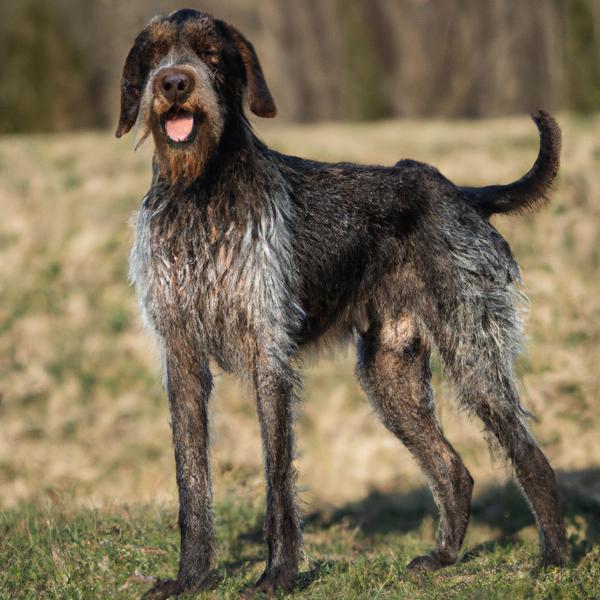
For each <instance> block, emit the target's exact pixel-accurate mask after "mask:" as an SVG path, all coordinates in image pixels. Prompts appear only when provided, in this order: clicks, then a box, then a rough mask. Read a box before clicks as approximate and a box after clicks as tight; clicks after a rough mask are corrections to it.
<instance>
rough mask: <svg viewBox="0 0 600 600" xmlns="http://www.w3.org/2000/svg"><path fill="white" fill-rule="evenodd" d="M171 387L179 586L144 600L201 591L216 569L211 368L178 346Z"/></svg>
mask: <svg viewBox="0 0 600 600" xmlns="http://www.w3.org/2000/svg"><path fill="white" fill-rule="evenodd" d="M165 358H166V373H165V374H166V386H167V393H168V397H169V408H170V412H171V428H172V433H173V445H174V447H175V463H176V469H177V487H178V490H179V529H180V532H181V555H180V560H179V574H178V576H177V580H176V581H173V580H168V581H159V582H158V583H157V584H156V585H155V586H154V587H153V588H152V589H151V590H150V591H149V592H147V594H146V595H145V596H144V598H152V599H155V598H161V599H162V598H169V597H171V596H175V595H178V594H181V593H183V592H192V591H197V590H199V589H200V588H201V587H202V585H203V584H204V583H205V581H206V578H207V576H208V574H209V572H210V570H211V568H212V566H213V561H214V554H215V552H214V537H213V520H212V492H211V480H210V464H209V439H208V399H209V396H210V391H211V388H212V381H211V375H210V371H209V368H208V362H207V361H206V359H204V358H203V357H202V356H201V355H199V353H198V352H194V351H193V345H190V346H188V345H184V344H183V343H182V342H181V340H177V343H176V344H175V345H174V346H171V347H167V351H166V357H165Z"/></svg>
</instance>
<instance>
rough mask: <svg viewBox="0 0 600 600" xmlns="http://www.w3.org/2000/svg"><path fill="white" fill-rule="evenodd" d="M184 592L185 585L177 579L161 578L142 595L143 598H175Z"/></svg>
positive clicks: (159, 599)
mask: <svg viewBox="0 0 600 600" xmlns="http://www.w3.org/2000/svg"><path fill="white" fill-rule="evenodd" d="M183 592H184V589H183V586H182V585H181V584H180V583H179V581H177V580H176V579H159V580H158V581H157V582H156V583H155V584H154V585H153V586H152V587H151V588H150V589H149V590H148V591H147V592H146V593H145V594H143V595H142V597H141V600H166V598H173V597H175V596H178V595H179V594H183Z"/></svg>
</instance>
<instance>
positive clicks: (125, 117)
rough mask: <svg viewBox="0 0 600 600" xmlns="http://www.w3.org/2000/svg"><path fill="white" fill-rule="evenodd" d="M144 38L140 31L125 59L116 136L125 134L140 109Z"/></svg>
mask: <svg viewBox="0 0 600 600" xmlns="http://www.w3.org/2000/svg"><path fill="white" fill-rule="evenodd" d="M145 39H146V32H145V31H142V33H140V34H139V35H138V36H137V38H136V39H135V42H134V43H133V46H132V48H131V50H130V51H129V54H128V55H127V58H126V59H125V66H124V67H123V76H122V78H121V116H120V117H119V125H118V126H117V132H116V135H117V137H118V138H119V137H121V136H122V135H125V134H126V133H127V132H128V131H129V130H130V129H131V128H132V127H133V126H134V124H135V121H136V119H137V115H138V112H139V110H140V99H141V97H142V86H143V85H144V77H143V72H142V64H141V61H140V58H141V52H142V46H143V44H144V41H145Z"/></svg>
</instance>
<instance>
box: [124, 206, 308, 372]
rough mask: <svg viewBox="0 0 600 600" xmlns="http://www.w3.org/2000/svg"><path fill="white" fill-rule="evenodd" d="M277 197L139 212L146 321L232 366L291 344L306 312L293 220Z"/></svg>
mask: <svg viewBox="0 0 600 600" xmlns="http://www.w3.org/2000/svg"><path fill="white" fill-rule="evenodd" d="M277 201H279V203H281V198H277V199H275V200H274V201H270V202H267V203H266V204H265V205H264V206H262V207H260V209H259V210H245V209H243V210H240V207H236V209H235V210H234V209H233V208H232V207H231V206H229V207H221V206H219V205H203V206H199V205H197V204H196V203H195V202H193V201H191V200H187V201H185V200H183V201H181V202H179V203H170V204H164V205H159V206H153V205H152V204H151V203H150V202H149V201H148V200H146V201H145V202H144V204H143V206H142V209H141V210H140V212H139V213H138V215H137V222H136V226H135V229H136V240H135V244H134V247H133V250H132V253H131V260H130V274H131V279H132V281H133V282H134V284H135V287H136V292H137V295H138V298H139V301H140V304H141V307H142V311H143V313H144V316H145V318H146V320H147V322H148V323H149V324H150V325H151V326H152V328H153V329H154V330H155V331H156V332H157V333H158V335H159V337H160V338H162V341H163V342H167V343H168V339H169V337H170V336H181V335H192V336H193V337H194V338H195V341H198V342H199V343H200V345H201V347H202V349H203V350H205V351H206V352H207V353H208V354H210V355H212V356H213V357H214V358H216V359H217V360H218V362H219V363H220V364H221V365H222V366H223V367H224V368H226V369H227V370H238V369H243V368H244V365H245V364H247V361H248V357H249V352H250V353H251V351H252V348H254V347H255V346H256V342H257V340H258V341H259V343H261V344H268V345H272V346H273V347H276V348H280V349H281V350H282V351H284V350H285V347H286V346H289V344H290V334H291V333H292V332H293V331H294V330H296V329H297V328H298V323H299V321H300V319H301V314H300V311H299V309H298V308H297V307H296V305H295V303H294V288H295V281H294V272H295V269H294V267H293V264H292V257H291V251H290V244H289V239H288V237H289V236H288V233H287V221H288V219H289V218H290V215H286V214H284V212H283V211H285V210H286V209H287V207H285V206H284V208H283V211H282V208H281V206H279V205H278V203H277Z"/></svg>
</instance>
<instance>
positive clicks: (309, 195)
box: [117, 10, 566, 598]
mask: <svg viewBox="0 0 600 600" xmlns="http://www.w3.org/2000/svg"><path fill="white" fill-rule="evenodd" d="M245 98H247V101H248V103H249V106H250V109H251V110H252V111H253V112H254V113H255V114H257V115H259V116H262V117H272V116H274V115H275V113H276V108H275V103H274V101H273V99H272V97H271V94H270V92H269V89H268V87H267V84H266V82H265V78H264V76H263V72H262V69H261V66H260V63H259V60H258V58H257V56H256V53H255V51H254V48H253V47H252V45H251V43H250V42H249V41H248V40H247V39H246V38H245V37H244V36H243V35H242V34H241V33H239V31H237V30H236V29H235V28H234V27H232V26H231V25H228V24H226V23H224V22H223V21H220V20H217V19H214V18H213V17H211V16H210V15H206V14H203V13H199V12H196V11H193V10H181V11H177V12H175V13H172V14H171V15H169V16H167V17H157V18H155V19H154V20H152V21H151V23H150V24H149V25H148V26H147V27H146V28H145V29H144V30H143V31H142V32H141V33H140V34H139V36H138V37H137V39H136V40H135V43H134V45H133V47H132V49H131V51H130V52H129V55H128V57H127V60H126V62H125V67H124V71H123V80H122V101H121V102H122V106H121V108H122V110H121V117H120V122H119V126H118V130H117V135H118V136H121V135H123V134H124V133H126V132H128V131H129V130H130V129H131V128H132V127H133V126H134V124H136V122H137V125H138V133H137V143H138V144H140V143H142V142H143V141H144V139H145V138H146V137H147V136H149V135H150V134H151V135H152V136H153V138H154V143H155V148H156V151H155V155H154V162H153V178H152V185H151V187H150V190H149V191H148V193H147V194H146V196H145V197H144V199H143V202H142V206H141V209H140V211H139V213H138V215H137V220H136V226H135V228H136V239H135V244H134V247H133V251H132V253H131V280H132V281H133V283H134V284H135V288H136V292H137V295H138V298H139V301H140V306H141V310H142V313H143V315H144V318H145V321H146V323H147V325H148V327H149V328H150V329H151V330H152V331H153V332H154V334H155V336H156V338H157V340H158V345H159V347H160V350H161V355H162V361H163V367H164V381H165V387H166V390H167V394H168V399H169V406H170V411H171V420H172V430H173V440H174V446H175V460H176V467H177V484H178V489H179V500H180V512H179V524H180V529H181V558H180V569H179V574H178V576H177V579H175V580H169V581H159V582H158V583H157V584H156V586H155V587H154V588H153V589H152V590H150V592H149V593H148V597H153V598H166V597H169V596H170V595H176V594H179V593H181V592H184V591H193V590H199V589H201V588H202V586H203V585H205V584H206V581H207V576H208V575H209V573H210V571H211V569H212V567H213V565H214V560H215V552H214V549H215V544H214V533H213V519H212V512H211V511H212V508H211V478H210V466H209V432H208V420H207V414H208V400H209V396H210V392H211V387H212V384H211V375H210V370H209V359H213V360H214V361H216V363H218V365H220V367H221V368H223V369H225V370H226V371H229V372H234V373H236V374H239V375H240V376H241V377H243V378H245V379H246V380H247V381H249V382H250V383H251V384H252V385H253V386H254V388H255V390H256V402H257V411H258V416H259V420H260V426H261V432H262V437H263V445H264V463H265V474H266V496H267V509H266V518H265V529H264V530H265V537H266V540H267V544H268V557H267V564H266V568H265V572H264V574H263V575H262V577H261V578H260V580H259V581H258V583H257V586H256V588H257V589H258V590H260V591H264V592H267V593H270V592H272V591H274V590H276V589H278V588H281V589H284V590H292V589H293V587H294V585H295V581H296V576H297V573H298V562H299V556H300V551H301V540H302V535H301V527H300V518H299V515H298V510H297V507H296V499H295V492H294V479H295V474H294V468H293V457H294V444H293V432H292V424H293V409H294V404H295V402H296V397H297V391H298V383H299V377H298V373H297V367H298V362H297V360H296V358H297V357H298V355H299V352H300V351H301V350H302V349H304V348H307V347H311V346H315V345H317V344H318V343H319V342H322V341H323V340H329V341H331V340H333V341H335V340H352V341H354V343H356V346H357V349H358V367H357V374H358V377H359V380H360V382H361V384H362V385H363V387H364V389H365V391H366V393H367V395H368V397H369V399H370V401H371V402H372V404H373V407H374V408H375V411H376V412H377V414H378V415H379V416H380V418H381V420H382V421H383V423H384V424H385V425H386V426H387V428H388V429H389V430H390V431H391V432H392V433H393V434H395V435H396V436H397V437H398V438H399V439H400V440H402V442H404V444H406V446H407V447H408V448H409V450H410V451H411V452H412V454H413V455H414V457H415V458H416V460H417V461H418V462H419V464H420V465H421V467H422V468H423V471H424V472H425V474H426V475H427V477H428V479H429V482H430V485H431V489H432V491H433V495H434V498H435V501H436V503H437V506H438V507H439V511H440V522H439V527H438V534H437V544H436V547H435V548H434V549H433V550H432V551H431V553H429V554H427V555H424V556H419V557H417V558H415V559H414V560H413V561H412V562H411V563H410V565H409V566H410V568H414V569H429V570H432V569H438V568H440V567H443V566H445V565H449V564H452V563H453V562H455V561H456V559H457V556H458V552H459V550H460V547H461V544H462V542H463V538H464V535H465V530H466V527H467V523H468V519H469V511H470V500H471V491H472V486H473V481H472V479H471V476H470V474H469V472H468V471H467V469H466V467H465V466H464V464H463V462H462V461H461V459H460V457H459V456H458V454H457V453H456V451H455V450H454V449H453V448H452V446H451V445H450V443H449V442H448V441H447V440H446V438H445V437H444V435H443V433H442V430H441V428H440V425H439V423H438V421H437V419H436V415H435V408H434V400H433V392H432V388H431V370H430V366H429V357H430V352H431V348H432V346H433V347H435V348H436V349H437V351H439V353H440V355H441V358H442V361H443V364H444V367H445V369H446V371H447V373H448V374H449V376H450V377H451V378H452V380H453V381H454V383H455V385H456V388H457V395H458V398H459V401H460V403H461V404H462V405H463V406H464V407H466V408H468V409H469V410H470V411H471V412H473V413H474V414H476V415H477V416H478V417H480V418H481V420H482V421H483V423H484V425H485V427H486V429H487V430H488V432H489V433H490V434H491V437H492V438H494V439H495V440H496V441H497V442H498V443H499V445H500V446H501V447H502V448H503V450H504V452H505V453H506V456H507V457H508V458H509V459H510V460H511V461H512V463H513V465H514V468H515V471H516V475H517V478H518V480H519V483H520V485H521V487H522V489H523V491H524V493H525V495H526V497H527V499H528V501H529V504H530V506H531V509H532V511H533V513H534V514H535V517H536V521H537V525H538V528H539V533H540V540H541V549H542V561H543V564H544V565H554V564H561V563H562V562H563V561H564V560H565V556H566V545H565V530H564V525H563V519H562V514H561V510H560V507H559V502H558V498H557V493H556V485H555V478H554V473H553V471H552V469H551V467H550V465H549V464H548V461H547V460H546V458H545V457H544V455H543V453H542V451H541V450H540V449H539V447H538V446H537V444H536V443H535V441H534V439H533V438H532V436H531V434H530V433H529V432H528V430H527V428H526V426H525V425H524V423H523V416H524V415H525V414H526V413H525V411H524V410H523V408H522V407H521V404H520V401H519V397H518V394H517V389H516V386H515V383H514V376H513V361H514V358H515V356H516V354H517V353H518V351H519V349H520V342H521V321H520V308H519V306H520V303H519V298H520V296H519V292H518V289H517V284H518V282H519V269H518V266H517V264H516V262H515V260H514V258H513V256H512V254H511V251H510V248H509V246H508V244H507V242H506V241H505V240H504V239H503V238H502V237H501V236H500V234H499V233H498V232H497V231H496V229H495V228H494V227H493V226H492V225H491V224H490V222H489V217H490V216H491V215H492V214H495V213H501V212H503V213H508V212H516V211H523V210H527V209H530V208H533V207H534V206H535V205H536V204H537V203H539V202H540V201H541V200H543V199H544V198H545V197H546V195H547V193H548V191H549V189H550V186H551V184H552V182H553V180H554V178H555V175H556V173H557V170H558V161H559V150H560V131H559V129H558V126H557V124H556V122H555V121H554V120H553V119H552V117H550V116H549V115H548V114H546V113H543V112H539V113H538V114H537V115H535V116H534V120H535V122H536V124H537V126H538V128H539V130H540V135H541V147H540V152H539V156H538V158H537V161H536V162H535V165H534V166H533V168H532V169H531V171H530V172H529V173H527V174H526V175H525V176H524V177H523V178H522V179H520V180H519V181H517V182H515V183H512V184H510V185H505V186H491V187H487V188H480V189H473V188H465V187H459V186H456V185H455V184H453V183H452V182H451V181H449V180H448V179H446V178H445V177H444V176H443V175H441V174H440V173H439V172H438V171H437V170H436V169H435V168H433V167H430V166H428V165H425V164H422V163H418V162H414V161H411V160H403V161H400V162H398V163H397V164H396V165H394V166H393V167H381V166H362V165H355V164H347V163H339V164H324V163H320V162H315V161H311V160H304V159H301V158H297V157H293V156H286V155H283V154H280V153H278V152H275V151H274V150H271V149H269V148H268V147H267V146H265V144H263V143H262V142H261V141H260V140H259V139H258V138H257V137H256V136H255V135H254V133H253V131H252V129H251V127H250V125H249V124H248V121H247V119H246V117H245V115H244V110H243V102H244V99H245Z"/></svg>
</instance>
